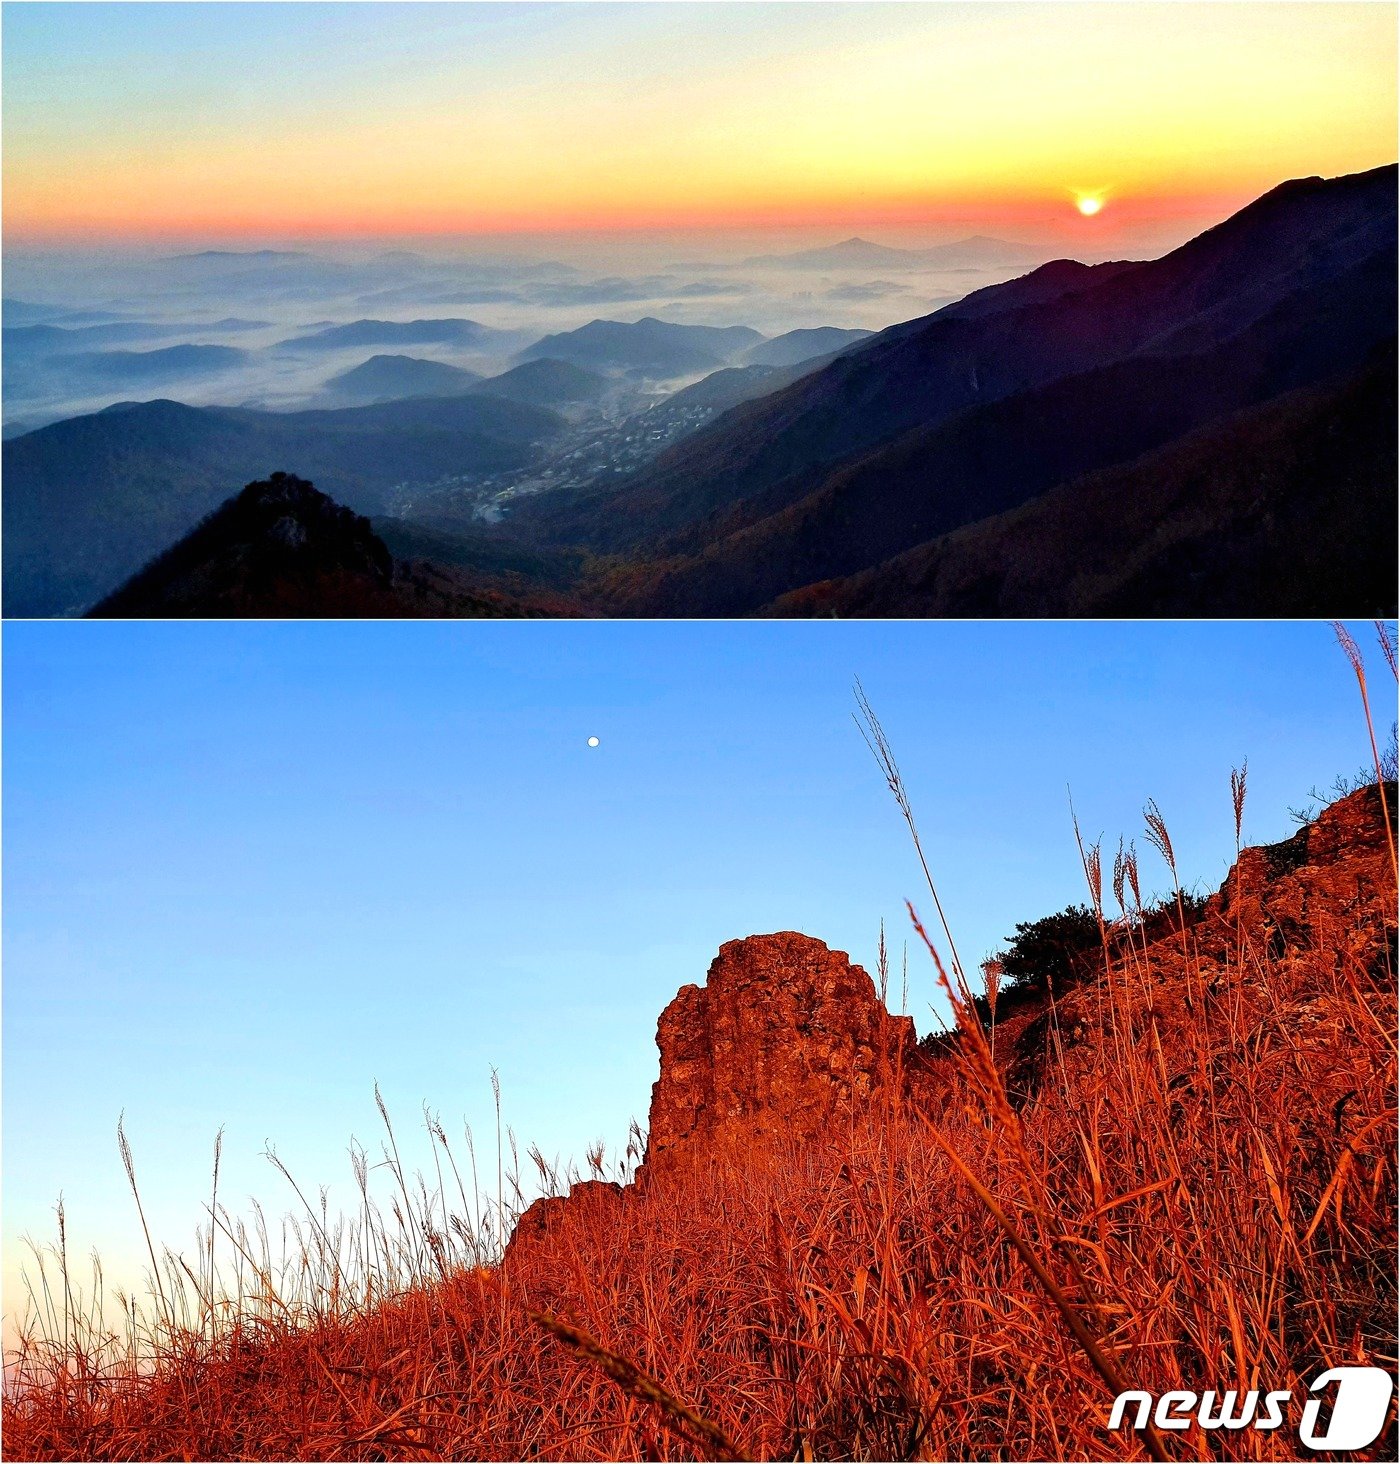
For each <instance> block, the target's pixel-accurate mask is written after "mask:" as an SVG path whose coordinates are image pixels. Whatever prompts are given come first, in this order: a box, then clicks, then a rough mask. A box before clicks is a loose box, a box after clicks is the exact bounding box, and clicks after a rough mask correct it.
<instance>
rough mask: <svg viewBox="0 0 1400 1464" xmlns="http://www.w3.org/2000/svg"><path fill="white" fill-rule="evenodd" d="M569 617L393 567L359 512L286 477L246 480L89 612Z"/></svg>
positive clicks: (554, 606)
mask: <svg viewBox="0 0 1400 1464" xmlns="http://www.w3.org/2000/svg"><path fill="white" fill-rule="evenodd" d="M541 613H548V614H554V615H557V614H561V613H568V611H567V608H566V607H565V606H564V605H563V604H562V603H561V602H558V601H555V602H554V603H551V604H550V605H549V606H548V607H547V609H541V608H540V607H538V606H533V607H532V606H530V605H528V604H526V603H525V602H522V601H517V600H515V599H514V598H512V597H511V596H509V595H505V594H501V593H499V592H497V591H494V590H491V589H485V588H482V587H479V586H473V585H471V584H469V582H468V581H467V580H466V579H465V578H464V577H462V576H460V575H456V574H454V573H453V571H451V570H448V569H444V568H442V567H440V566H434V565H398V564H396V563H395V561H394V559H393V557H392V556H391V555H390V553H389V551H388V549H387V548H386V547H385V546H384V543H383V541H382V540H381V539H380V538H378V536H377V535H376V534H375V533H374V531H373V529H372V528H371V526H370V522H369V520H368V519H366V518H361V517H359V516H358V515H357V514H355V513H352V512H351V511H350V510H349V509H348V508H342V507H341V506H340V505H339V504H337V503H335V502H334V501H333V500H332V499H330V498H328V497H327V496H326V495H325V494H324V493H318V492H317V491H316V489H315V488H313V487H312V485H311V484H310V483H307V482H304V481H303V480H302V479H300V478H294V477H290V476H289V475H287V474H285V473H274V474H273V475H272V477H271V479H269V480H268V481H266V482H260V483H250V484H249V485H248V486H247V487H246V488H245V489H243V491H242V492H241V493H239V494H237V495H236V496H235V497H233V498H230V499H229V500H228V501H227V502H226V503H224V504H222V505H221V506H220V507H219V508H218V509H216V510H215V511H214V512H213V513H212V514H211V515H210V516H209V517H208V518H207V519H205V520H204V522H203V523H201V524H200V525H199V526H198V527H197V528H195V529H194V530H193V531H192V532H191V533H189V534H187V535H186V536H185V537H184V538H183V539H181V540H180V541H179V543H177V544H175V545H174V546H173V547H172V548H170V549H168V550H166V552H165V553H163V554H161V555H160V556H159V557H158V558H157V559H155V560H153V561H152V562H151V563H150V564H149V565H147V566H146V568H144V569H143V570H141V571H140V572H139V573H138V574H136V575H135V576H134V577H133V578H132V579H130V580H128V581H127V583H126V584H125V585H123V586H122V587H121V588H120V589H119V590H117V591H116V592H115V593H114V594H111V595H109V596H107V598H106V599H104V600H102V601H101V602H99V603H98V604H97V605H96V606H95V607H94V608H93V609H92V610H91V611H90V612H89V614H90V615H92V616H94V617H98V618H113V617H115V618H131V617H140V618H191V617H199V618H203V617H235V618H249V617H257V618H285V617H294V618H310V617H339V616H353V617H368V616H440V615H445V616H459V617H472V616H503V615H505V616H518V615H526V614H541Z"/></svg>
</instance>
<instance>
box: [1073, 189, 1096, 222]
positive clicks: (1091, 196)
mask: <svg viewBox="0 0 1400 1464" xmlns="http://www.w3.org/2000/svg"><path fill="white" fill-rule="evenodd" d="M1075 207H1076V208H1077V209H1078V210H1079V212H1080V213H1082V214H1083V215H1084V217H1085V218H1092V217H1093V216H1094V215H1095V214H1096V213H1098V211H1099V210H1100V209H1101V208H1102V207H1103V199H1102V198H1100V197H1099V196H1098V194H1096V193H1081V194H1080V195H1079V197H1078V198H1077V199H1075Z"/></svg>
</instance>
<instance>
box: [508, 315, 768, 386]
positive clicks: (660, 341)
mask: <svg viewBox="0 0 1400 1464" xmlns="http://www.w3.org/2000/svg"><path fill="white" fill-rule="evenodd" d="M762 340H763V337H762V335H761V334H760V333H759V332H758V331H756V330H753V329H751V328H750V327H748V326H745V325H735V326H723V327H718V326H709V325H676V324H673V323H672V322H670V321H665V320H656V319H653V318H652V317H650V316H647V317H645V318H644V319H642V320H638V321H636V322H634V323H632V324H625V323H623V322H620V321H616V320H591V321H589V323H588V324H587V325H583V326H580V327H579V328H578V329H577V330H571V331H565V332H562V333H561V334H558V335H549V336H545V337H544V339H543V340H539V341H536V342H535V344H534V345H532V346H529V347H527V349H526V350H525V351H523V352H522V353H521V355H522V357H523V359H525V360H533V359H535V358H536V357H540V356H548V357H550V358H552V359H553V360H557V361H569V362H572V363H573V364H574V365H577V366H592V367H618V368H621V369H623V370H627V371H636V372H642V373H646V374H648V375H653V376H657V377H660V378H663V379H666V378H670V377H676V376H684V375H686V374H694V373H695V372H697V371H706V370H711V369H713V368H714V367H716V366H722V365H725V364H727V363H728V362H729V361H730V360H732V359H733V358H734V357H736V356H737V355H739V353H740V352H742V351H744V350H745V349H746V348H749V347H753V346H756V345H758V344H759V343H760V342H761V341H762Z"/></svg>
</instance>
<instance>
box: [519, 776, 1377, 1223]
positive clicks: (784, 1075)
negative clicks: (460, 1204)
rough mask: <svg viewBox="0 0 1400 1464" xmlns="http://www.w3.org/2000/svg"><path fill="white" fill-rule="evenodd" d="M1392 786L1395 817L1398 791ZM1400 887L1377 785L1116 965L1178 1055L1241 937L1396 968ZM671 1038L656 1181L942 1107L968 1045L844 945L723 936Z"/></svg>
mask: <svg viewBox="0 0 1400 1464" xmlns="http://www.w3.org/2000/svg"><path fill="white" fill-rule="evenodd" d="M1387 796H1388V798H1389V799H1390V811H1391V814H1392V822H1393V815H1394V812H1395V798H1396V793H1395V784H1394V783H1391V784H1388V785H1387ZM1393 890H1394V886H1393V884H1392V883H1391V875H1390V854H1389V847H1388V844H1387V840H1386V831H1385V824H1384V821H1383V819H1382V815H1381V800H1380V796H1379V794H1378V791H1377V789H1376V788H1375V787H1374V786H1373V787H1368V788H1362V789H1360V790H1359V791H1357V792H1354V793H1352V794H1349V795H1348V796H1347V797H1345V798H1342V799H1339V800H1338V801H1337V802H1336V803H1334V804H1332V805H1331V806H1330V807H1328V808H1326V809H1324V810H1323V811H1322V812H1321V813H1320V814H1319V815H1318V816H1317V818H1316V819H1315V820H1314V821H1313V822H1312V823H1311V824H1309V825H1307V826H1306V827H1305V828H1302V829H1300V830H1299V831H1298V832H1297V833H1296V834H1295V835H1293V837H1292V838H1290V839H1286V840H1284V841H1282V842H1281V843H1278V844H1272V845H1264V846H1261V847H1258V848H1250V849H1245V850H1244V851H1242V853H1241V855H1240V859H1239V861H1238V863H1237V864H1236V866H1235V867H1234V868H1233V869H1232V870H1231V871H1230V873H1229V875H1228V876H1227V877H1226V880H1225V882H1224V884H1223V885H1222V886H1221V888H1220V890H1219V892H1218V893H1216V894H1214V895H1212V896H1211V897H1210V898H1209V899H1208V900H1207V901H1206V902H1205V903H1204V906H1203V907H1196V908H1194V910H1193V912H1192V914H1189V915H1188V917H1187V918H1188V920H1190V921H1191V929H1190V931H1189V947H1190V953H1191V954H1190V958H1189V960H1188V959H1187V958H1186V956H1185V955H1184V953H1183V944H1184V943H1183V939H1182V934H1181V931H1180V929H1179V927H1178V925H1177V923H1176V913H1175V910H1174V908H1173V909H1169V910H1168V911H1166V912H1165V918H1164V919H1160V920H1159V923H1160V925H1161V930H1162V931H1163V932H1164V933H1163V934H1160V935H1157V936H1153V935H1149V936H1148V941H1149V944H1148V946H1147V949H1146V951H1145V953H1143V956H1142V959H1141V960H1134V961H1129V962H1128V964H1127V966H1125V967H1124V968H1122V969H1121V970H1120V971H1119V973H1118V974H1117V975H1116V977H1115V979H1116V980H1117V981H1118V982H1119V983H1120V986H1119V997H1120V1000H1123V1001H1125V1002H1126V1003H1127V1004H1128V1011H1129V1013H1130V1015H1131V1016H1132V1019H1133V1021H1134V1022H1136V1023H1138V1024H1139V1025H1141V1024H1142V1022H1144V1021H1150V1022H1151V1024H1152V1025H1153V1026H1154V1027H1156V1028H1157V1030H1158V1034H1159V1040H1160V1041H1161V1042H1162V1043H1163V1045H1164V1048H1165V1050H1166V1051H1167V1053H1168V1060H1169V1061H1170V1054H1171V1051H1172V1041H1171V1031H1172V1028H1173V1025H1174V1024H1175V1022H1176V1021H1178V1020H1182V1019H1183V1016H1184V1014H1185V1013H1187V1011H1188V1009H1189V1007H1190V1005H1191V1003H1192V1001H1193V1000H1196V999H1198V996H1193V992H1195V993H1198V994H1199V993H1200V992H1202V991H1204V992H1205V994H1206V998H1207V999H1208V1000H1210V1001H1216V1000H1220V999H1223V992H1224V991H1225V988H1226V984H1227V983H1228V982H1231V981H1238V980H1240V979H1247V978H1242V971H1245V970H1247V969H1248V967H1247V965H1246V966H1244V967H1242V966H1241V964H1240V962H1239V960H1238V951H1239V948H1240V943H1241V941H1242V940H1243V941H1245V942H1246V943H1247V944H1249V943H1252V949H1254V950H1255V951H1257V952H1259V953H1260V955H1261V956H1262V955H1264V954H1265V953H1267V955H1268V956H1269V957H1271V958H1278V957H1283V956H1286V957H1287V958H1288V959H1289V960H1306V959H1309V958H1310V957H1312V958H1315V954H1314V953H1317V952H1318V951H1319V950H1320V951H1321V953H1322V955H1323V956H1325V958H1326V959H1328V960H1331V959H1334V957H1335V954H1336V953H1334V952H1333V951H1332V948H1331V944H1330V942H1331V941H1332V940H1333V938H1334V932H1335V931H1339V930H1347V931H1350V932H1352V937H1351V938H1352V939H1353V941H1354V942H1355V941H1356V940H1360V942H1361V945H1360V946H1358V947H1357V948H1356V950H1355V951H1354V952H1353V953H1354V954H1357V955H1360V956H1361V958H1362V959H1363V960H1365V961H1366V962H1367V963H1368V964H1370V963H1374V962H1380V963H1382V964H1384V961H1385V950H1386V942H1387V932H1388V930H1390V929H1392V928H1393V921H1394V895H1393ZM1134 971H1136V972H1137V974H1136V975H1134V974H1133V972H1134ZM1144 971H1150V980H1145V979H1144V977H1143V975H1142V973H1143V972H1144ZM1387 979H1388V978H1387ZM1100 1000H1101V993H1100V992H1099V991H1098V986H1097V979H1096V978H1094V977H1090V978H1089V979H1088V980H1087V981H1086V982H1084V983H1083V984H1080V985H1077V986H1076V987H1074V988H1071V989H1070V990H1069V991H1067V992H1064V993H1061V995H1060V997H1059V999H1058V1007H1057V1012H1058V1033H1059V1035H1058V1037H1057V1039H1056V1050H1057V1051H1058V1054H1059V1056H1058V1059H1057V1060H1058V1061H1059V1062H1060V1063H1061V1064H1062V1065H1064V1064H1067V1065H1068V1067H1067V1069H1066V1070H1069V1069H1073V1068H1074V1067H1075V1066H1076V1065H1077V1064H1078V1063H1080V1062H1081V1061H1083V1060H1084V1057H1083V1052H1082V1051H1081V1049H1082V1048H1083V1044H1085V1043H1087V1042H1089V1041H1091V1040H1092V1036H1093V1033H1094V1031H1095V1030H1096V1026H1095V1023H1094V1021H1093V1020H1092V1014H1093V1012H1094V1011H1095V1010H1096V1009H1097V1006H1098V1004H1099V1002H1100ZM1048 1021H1049V1013H1048V1011H1047V1010H1046V1009H1045V1008H1044V1005H1043V1003H1041V1002H1040V1001H1036V1002H1034V1003H1033V1004H1030V1005H1027V1006H1025V1007H1024V1008H1023V1009H1021V1010H1019V1011H1018V1012H1016V1013H1015V1015H1014V1016H1012V1017H1011V1019H1010V1020H1002V1021H1000V1022H999V1023H998V1027H997V1038H996V1048H995V1051H996V1061H997V1063H998V1066H1000V1067H1001V1068H1002V1070H1003V1074H1004V1077H1005V1080H1006V1082H1007V1086H1008V1089H1009V1091H1010V1093H1011V1095H1012V1098H1013V1101H1015V1102H1018V1103H1020V1102H1029V1101H1032V1100H1033V1099H1034V1097H1035V1095H1036V1093H1037V1091H1038V1090H1039V1088H1040V1085H1041V1080H1042V1077H1043V1072H1044V1067H1045V1062H1046V1056H1047V1053H1048V1051H1049V1050H1050V1049H1049V1026H1048ZM656 1045H657V1047H658V1048H659V1049H660V1056H661V1070H660V1076H659V1077H658V1079H657V1081H656V1084H655V1085H654V1087H653V1088H652V1096H651V1116H650V1128H649V1134H648V1139H647V1150H646V1159H645V1163H644V1164H643V1166H642V1168H641V1170H640V1171H639V1173H638V1176H637V1178H638V1183H639V1184H642V1185H645V1184H650V1183H653V1182H656V1181H658V1180H661V1179H663V1177H664V1176H665V1175H667V1174H669V1173H673V1172H674V1171H675V1170H676V1169H677V1168H679V1167H681V1166H683V1165H685V1164H686V1163H688V1162H690V1161H691V1160H694V1159H697V1158H698V1159H701V1160H703V1159H704V1157H705V1155H706V1154H707V1153H708V1152H714V1151H716V1150H717V1149H719V1148H720V1147H721V1146H729V1147H730V1149H731V1152H732V1151H733V1147H734V1146H738V1148H739V1150H740V1152H744V1151H745V1150H746V1149H757V1148H759V1147H761V1146H762V1145H764V1144H765V1143H767V1142H770V1141H773V1140H780V1141H786V1142H792V1141H796V1142H797V1143H798V1144H812V1145H822V1144H827V1143H829V1142H839V1138H840V1134H841V1128H842V1125H843V1124H846V1123H849V1122H851V1121H853V1120H855V1121H858V1120H859V1117H860V1114H861V1111H862V1109H868V1108H869V1107H870V1106H871V1105H873V1104H874V1103H875V1102H877V1101H879V1098H880V1096H881V1095H882V1094H889V1095H891V1096H893V1094H894V1093H895V1092H898V1093H900V1094H901V1095H912V1096H914V1097H915V1098H916V1099H917V1100H918V1101H919V1102H920V1105H921V1106H923V1107H926V1108H929V1107H932V1106H935V1105H936V1104H937V1101H938V1093H939V1091H940V1089H942V1087H943V1085H944V1083H945V1081H946V1078H944V1077H943V1076H942V1074H944V1073H947V1072H948V1068H947V1067H946V1066H945V1064H946V1063H947V1062H948V1061H949V1059H950V1058H952V1057H953V1055H954V1054H955V1052H956V1049H957V1045H958V1038H957V1037H956V1036H954V1035H948V1036H945V1037H942V1038H940V1039H938V1040H936V1041H927V1040H926V1041H925V1043H924V1044H923V1045H920V1044H918V1043H916V1041H915V1035H914V1023H913V1021H912V1019H911V1018H909V1017H896V1016H891V1015H890V1013H889V1012H888V1011H887V1010H886V1009H885V1007H884V1004H883V1003H882V1002H881V1001H880V999H879V996H878V995H877V993H876V990H875V986H874V983H873V982H872V981H871V979H870V977H869V976H868V975H867V974H866V972H865V971H864V970H862V969H861V968H860V967H859V966H856V965H853V964H852V963H851V961H850V958H849V957H848V956H847V955H846V954H845V953H844V952H842V951H833V950H831V949H829V948H828V947H827V946H826V945H825V944H823V942H821V941H819V940H814V939H813V938H812V937H811V936H806V935H799V934H798V933H796V932H795V931H782V932H780V933H778V934H775V935H753V936H749V937H748V938H747V939H746V940H734V941H729V942H728V943H727V944H725V945H723V946H721V947H720V951H719V955H718V956H717V957H716V958H715V960H714V961H713V962H712V963H711V965H710V969H709V973H708V975H707V977H706V980H705V984H704V985H703V986H693V985H691V986H683V987H682V988H681V989H680V991H679V992H678V993H677V995H676V997H675V999H674V1000H673V1001H672V1002H671V1004H670V1005H669V1006H668V1007H667V1008H666V1010H665V1011H664V1012H662V1014H661V1019H660V1021H659V1023H658V1024H657V1032H656ZM634 1194H635V1191H634V1190H632V1189H630V1188H622V1187H620V1186H618V1185H616V1184H611V1183H603V1182H599V1181H588V1182H586V1183H582V1184H576V1185H575V1186H574V1187H573V1191H572V1193H571V1194H570V1195H568V1196H567V1197H551V1198H547V1199H542V1200H537V1201H536V1202H535V1203H534V1204H533V1205H531V1206H530V1208H529V1209H528V1210H527V1211H526V1212H525V1214H524V1215H523V1216H522V1217H521V1219H520V1222H519V1226H518V1228H517V1231H516V1235H515V1237H514V1238H513V1239H512V1242H511V1245H512V1247H514V1246H516V1245H517V1244H525V1245H529V1244H534V1243H537V1242H539V1241H541V1240H543V1239H544V1238H545V1237H547V1236H548V1235H549V1234H550V1233H551V1231H552V1230H554V1229H555V1228H557V1227H558V1224H559V1222H560V1220H561V1219H562V1217H564V1216H566V1215H574V1216H580V1215H584V1216H588V1215H591V1217H592V1219H593V1220H594V1221H596V1220H597V1219H598V1218H599V1217H601V1216H605V1215H606V1214H610V1213H615V1211H614V1207H616V1206H620V1205H623V1204H625V1203H626V1202H627V1201H628V1200H629V1199H630V1198H631V1197H632V1196H633V1195H634ZM576 1197H577V1198H576Z"/></svg>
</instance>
